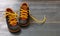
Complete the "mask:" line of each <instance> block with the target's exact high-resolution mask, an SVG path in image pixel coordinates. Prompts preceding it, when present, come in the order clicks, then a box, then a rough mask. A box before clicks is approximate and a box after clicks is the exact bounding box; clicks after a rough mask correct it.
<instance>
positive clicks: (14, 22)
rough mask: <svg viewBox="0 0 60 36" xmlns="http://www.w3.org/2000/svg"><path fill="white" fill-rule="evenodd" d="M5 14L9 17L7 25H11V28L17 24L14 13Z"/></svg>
mask: <svg viewBox="0 0 60 36" xmlns="http://www.w3.org/2000/svg"><path fill="white" fill-rule="evenodd" d="M6 13H7V14H6V16H8V17H9V18H8V19H9V20H8V22H9V24H10V25H12V26H15V25H16V24H17V19H16V17H17V14H16V13H10V12H6Z"/></svg>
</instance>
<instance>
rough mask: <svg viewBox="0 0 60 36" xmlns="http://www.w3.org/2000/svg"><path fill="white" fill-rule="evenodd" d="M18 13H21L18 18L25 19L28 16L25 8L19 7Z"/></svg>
mask: <svg viewBox="0 0 60 36" xmlns="http://www.w3.org/2000/svg"><path fill="white" fill-rule="evenodd" d="M20 13H21V14H20V18H22V19H27V18H28V11H27V10H23V9H21V10H20Z"/></svg>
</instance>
